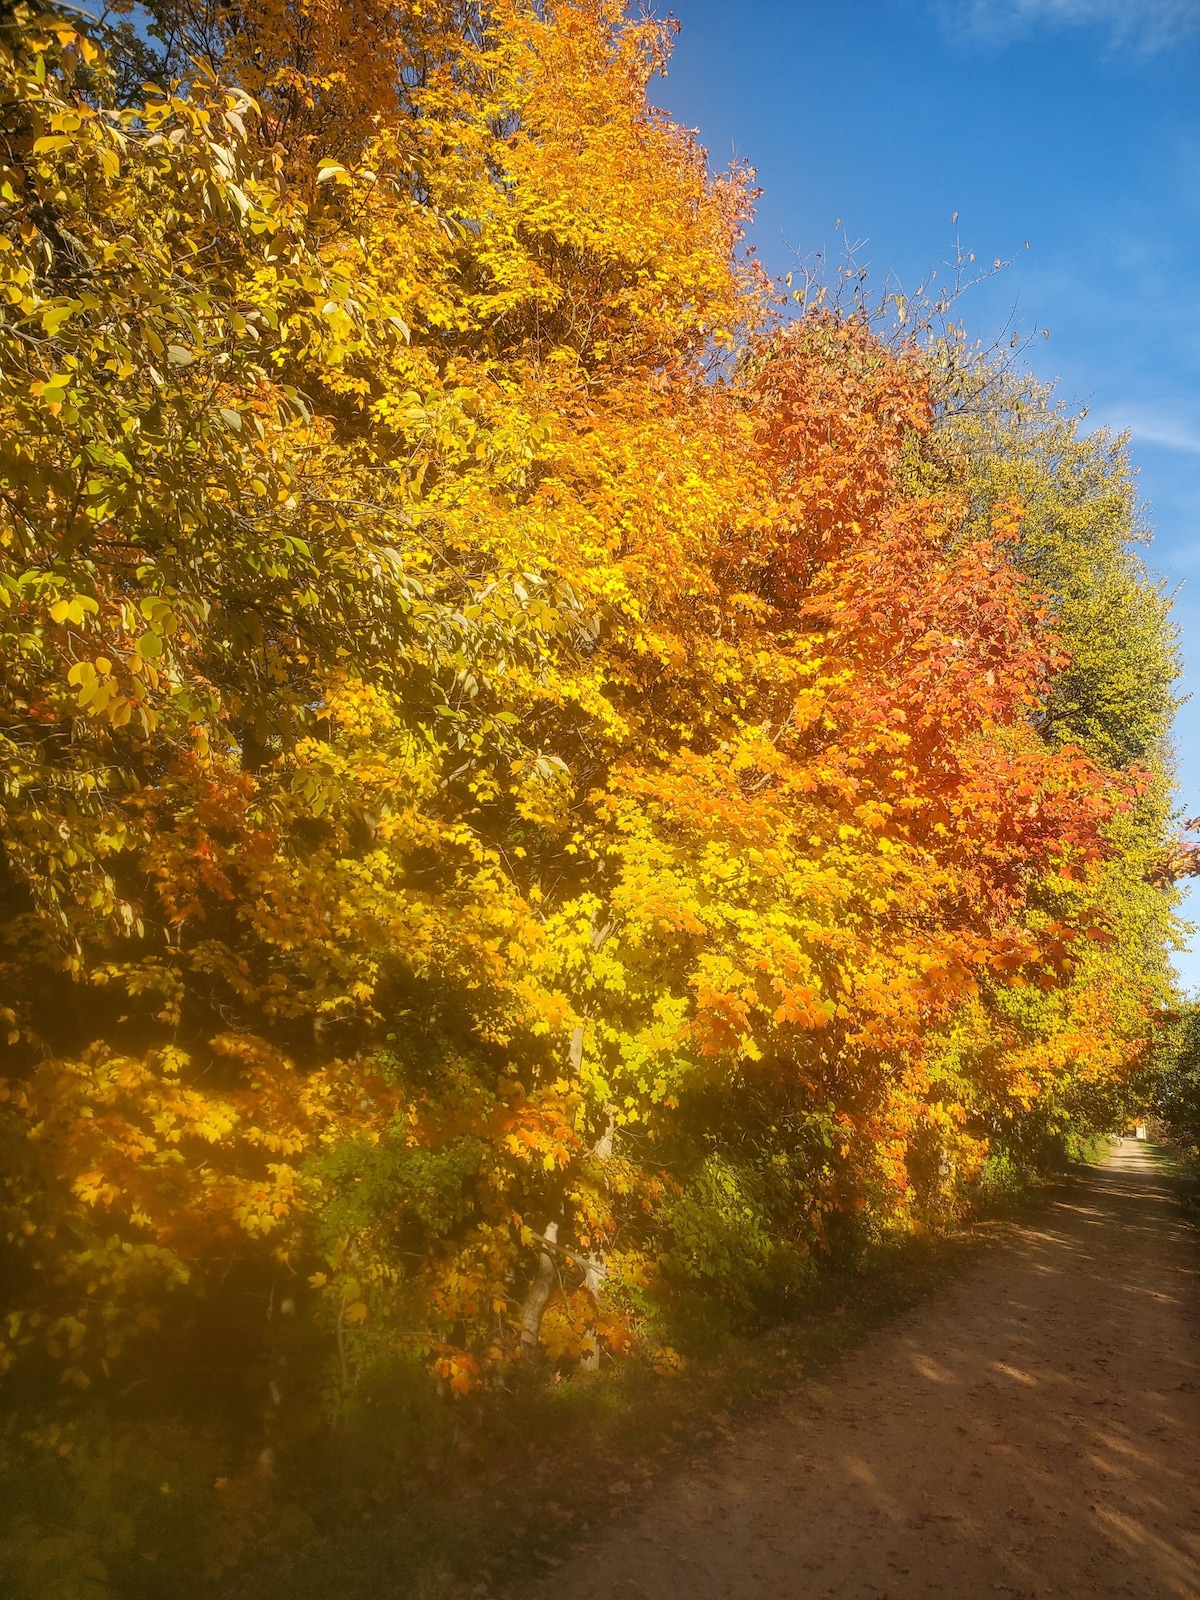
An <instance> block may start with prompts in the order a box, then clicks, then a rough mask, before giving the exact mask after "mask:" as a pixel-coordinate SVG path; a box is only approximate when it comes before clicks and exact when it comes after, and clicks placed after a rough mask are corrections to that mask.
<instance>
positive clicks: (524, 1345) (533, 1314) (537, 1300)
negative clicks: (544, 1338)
mask: <svg viewBox="0 0 1200 1600" xmlns="http://www.w3.org/2000/svg"><path fill="white" fill-rule="evenodd" d="M544 1237H545V1238H546V1239H547V1240H548V1241H549V1243H550V1244H551V1245H554V1244H557V1243H558V1223H557V1222H548V1223H547V1224H546V1229H545V1234H544ZM556 1276H557V1275H556V1273H555V1270H554V1255H553V1252H552V1251H551V1250H548V1249H543V1250H542V1252H541V1254H540V1255H539V1256H538V1264H537V1271H536V1272H535V1273H534V1275H533V1282H532V1283H531V1284H530V1285H529V1288H528V1289H527V1290H526V1293H525V1302H524V1304H523V1305H522V1307H521V1358H522V1360H525V1361H529V1360H532V1358H533V1357H534V1356H535V1355H536V1354H537V1346H538V1333H539V1332H540V1330H541V1326H542V1313H543V1312H544V1311H545V1309H546V1306H547V1304H548V1302H549V1300H550V1296H551V1295H552V1294H553V1293H554V1284H555V1281H556Z"/></svg>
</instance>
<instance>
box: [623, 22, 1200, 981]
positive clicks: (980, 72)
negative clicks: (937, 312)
mask: <svg viewBox="0 0 1200 1600" xmlns="http://www.w3.org/2000/svg"><path fill="white" fill-rule="evenodd" d="M671 13H672V14H673V15H674V16H676V17H677V18H678V19H679V21H680V23H681V31H680V35H679V39H678V41H677V44H676V50H675V56H674V60H673V62H672V65H671V69H670V72H669V75H668V76H667V78H666V80H665V81H662V82H660V83H658V84H656V85H655V86H654V88H653V90H652V93H653V95H654V98H655V100H656V101H657V103H658V104H660V105H662V106H664V107H665V108H666V109H667V110H668V111H669V112H670V113H671V114H672V116H673V117H674V118H675V119H676V120H677V121H680V122H682V123H684V124H686V125H687V126H689V127H698V128H699V129H700V131H701V135H702V139H703V143H704V144H705V145H706V146H707V147H708V149H709V151H710V152H711V156H712V161H713V164H714V165H715V166H723V165H725V163H726V162H727V161H728V160H729V158H730V157H731V156H734V155H736V156H739V157H743V158H745V159H747V160H748V161H750V162H751V164H752V165H753V166H755V167H756V168H757V169H758V175H759V182H760V183H761V184H762V185H763V188H764V191H765V192H764V194H763V196H762V199H761V200H760V202H759V209H758V220H757V223H756V225H755V229H754V233H753V238H754V242H755V243H756V244H757V246H758V249H759V252H760V255H761V257H762V259H763V261H764V263H765V264H766V265H767V267H768V268H770V269H771V270H772V271H774V272H776V273H783V272H786V271H788V270H789V269H790V268H791V267H793V266H794V265H795V260H796V255H797V254H798V255H800V256H808V255H811V254H812V253H814V252H816V251H819V250H826V251H828V252H829V253H830V254H831V255H832V256H834V257H836V256H837V255H838V253H839V251H840V249H841V239H840V236H839V231H838V230H837V228H836V223H837V221H838V219H840V220H841V224H842V232H844V233H845V234H847V235H848V236H849V238H850V239H851V240H852V241H854V242H855V243H861V247H860V248H859V250H858V251H857V257H858V259H859V260H860V261H863V262H867V263H869V264H870V267H871V272H872V277H873V279H874V280H876V281H877V282H879V283H881V284H882V281H883V279H884V278H885V277H886V276H887V275H888V274H889V273H891V274H894V275H895V276H896V277H897V278H898V279H899V280H900V282H901V284H902V285H903V286H904V288H906V289H907V290H910V291H911V289H913V288H915V287H916V286H917V285H918V284H919V282H920V281H921V279H922V278H923V277H924V276H925V275H926V274H927V272H928V271H929V269H930V268H931V267H937V266H939V264H940V263H942V262H944V261H947V260H948V259H949V258H950V257H952V255H953V253H954V248H955V228H954V226H953V225H952V224H951V221H950V219H951V216H952V214H953V213H955V212H957V213H958V224H957V228H958V231H959V233H960V235H961V238H962V244H963V247H964V249H970V250H974V251H975V252H976V255H977V257H978V259H979V260H980V261H982V262H987V263H990V262H991V261H992V260H993V259H994V258H995V257H1002V258H1006V259H1007V258H1008V257H1014V258H1015V259H1014V260H1013V263H1012V265H1011V267H1009V268H1008V269H1007V270H1006V271H1005V272H1003V273H1001V274H1000V275H998V276H997V277H996V278H994V279H992V280H991V281H990V282H987V283H984V284H980V285H979V286H977V287H976V288H975V289H972V290H971V291H970V292H969V293H968V295H966V296H965V297H964V299H963V300H962V301H961V302H960V303H959V307H958V311H959V315H960V317H961V319H962V320H963V321H964V322H965V323H966V324H967V326H968V328H969V329H970V331H971V332H972V333H973V334H977V335H980V336H983V337H984V338H985V339H987V338H989V337H990V336H991V335H993V334H995V332H996V331H997V330H998V329H999V328H1001V327H1002V326H1004V324H1005V323H1006V322H1007V321H1008V319H1009V317H1010V315H1011V314H1012V313H1013V311H1014V308H1015V312H1016V317H1017V325H1018V327H1019V328H1021V329H1022V330H1023V331H1025V332H1027V333H1033V332H1034V331H1035V330H1037V329H1040V328H1048V329H1049V330H1050V335H1051V336H1050V339H1049V340H1048V341H1045V342H1043V341H1042V340H1040V339H1038V340H1037V342H1036V345H1035V346H1033V347H1031V348H1030V350H1029V365H1031V366H1032V367H1033V369H1034V370H1035V371H1036V372H1037V374H1038V375H1039V377H1042V378H1058V379H1060V380H1061V386H1062V392H1063V393H1064V394H1065V395H1066V396H1067V397H1068V398H1070V399H1073V400H1076V401H1078V402H1079V403H1080V404H1087V405H1089V406H1090V408H1091V411H1090V416H1091V419H1092V420H1093V421H1095V422H1096V423H1097V424H1101V423H1105V424H1109V425H1111V426H1113V427H1114V428H1128V429H1130V430H1131V431H1132V433H1133V444H1134V458H1135V460H1136V462H1137V464H1138V467H1139V469H1140V487H1141V493H1142V496H1143V498H1144V500H1145V501H1146V503H1147V507H1148V511H1149V515H1150V520H1151V522H1152V524H1153V525H1154V527H1155V529H1156V537H1155V541H1154V544H1153V546H1152V547H1151V549H1150V550H1149V552H1148V559H1149V561H1150V563H1151V565H1152V566H1153V567H1154V569H1155V570H1156V571H1157V572H1159V573H1160V574H1162V575H1163V576H1164V577H1165V578H1166V579H1167V581H1168V583H1169V584H1170V586H1171V587H1172V588H1175V587H1176V586H1177V585H1182V588H1181V589H1180V592H1179V594H1178V597H1177V600H1176V616H1177V620H1178V622H1179V624H1180V626H1181V628H1182V630H1183V645H1184V653H1185V657H1186V662H1187V669H1188V670H1187V677H1186V678H1185V680H1184V682H1183V685H1182V690H1183V692H1184V693H1189V692H1190V693H1195V694H1196V700H1195V701H1193V703H1191V704H1189V705H1185V706H1184V707H1183V709H1182V710H1181V711H1180V713H1179V717H1178V719H1177V722H1176V732H1175V742H1176V747H1177V751H1178V757H1179V766H1180V779H1181V788H1180V803H1181V806H1182V807H1183V808H1184V810H1185V812H1186V814H1187V815H1188V816H1193V815H1195V814H1197V813H1200V270H1198V259H1200V0H956V3H955V0H858V3H856V4H854V5H853V6H851V5H849V4H847V3H846V0H741V3H737V4H731V3H729V0H674V3H673V5H672V7H671ZM1026 240H1028V241H1029V246H1030V247H1029V249H1028V250H1026V249H1025V248H1024V246H1025V241H1026ZM1190 914H1191V915H1192V916H1194V917H1196V919H1197V920H1198V921H1200V892H1195V891H1194V892H1193V894H1192V896H1191V905H1190ZM1178 965H1179V968H1180V972H1181V975H1182V977H1183V978H1184V980H1185V982H1186V983H1187V984H1188V985H1189V987H1192V986H1200V935H1198V936H1196V937H1194V938H1193V949H1192V950H1191V951H1190V952H1188V953H1185V954H1184V955H1182V956H1181V957H1180V958H1179V961H1178Z"/></svg>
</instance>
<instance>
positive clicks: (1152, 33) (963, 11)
mask: <svg viewBox="0 0 1200 1600" xmlns="http://www.w3.org/2000/svg"><path fill="white" fill-rule="evenodd" d="M942 10H943V15H944V16H945V17H946V18H947V20H948V21H949V22H950V24H951V26H953V27H954V28H955V29H956V31H959V32H967V33H970V34H974V35H975V36H976V37H982V38H988V39H991V40H994V41H1002V40H1005V39H1009V38H1013V37H1015V36H1016V35H1019V34H1022V33H1028V32H1029V31H1030V30H1031V29H1032V28H1035V27H1038V26H1047V25H1048V26H1051V27H1055V26H1057V27H1090V28H1093V29H1100V30H1101V31H1102V32H1103V33H1104V34H1105V35H1106V36H1107V38H1108V40H1109V42H1110V43H1111V44H1113V45H1115V46H1118V47H1120V48H1124V49H1132V50H1136V51H1138V52H1146V53H1152V52H1154V51H1157V50H1164V49H1167V48H1168V47H1170V46H1171V45H1174V44H1178V43H1179V42H1180V41H1181V40H1182V39H1184V38H1186V37H1189V36H1191V35H1195V34H1197V33H1200V0H966V3H965V4H962V3H960V4H944V5H943V7H942Z"/></svg>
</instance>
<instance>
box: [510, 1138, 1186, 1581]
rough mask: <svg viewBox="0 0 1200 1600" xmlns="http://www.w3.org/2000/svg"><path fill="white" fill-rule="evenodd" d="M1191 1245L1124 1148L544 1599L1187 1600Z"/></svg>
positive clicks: (563, 1573)
mask: <svg viewBox="0 0 1200 1600" xmlns="http://www.w3.org/2000/svg"><path fill="white" fill-rule="evenodd" d="M1198 1270H1200V1250H1198V1248H1197V1235H1196V1230H1195V1229H1194V1228H1193V1226H1192V1225H1191V1223H1190V1222H1189V1221H1188V1220H1187V1219H1186V1218H1185V1216H1184V1215H1183V1213H1182V1212H1181V1210H1180V1208H1179V1205H1178V1203H1177V1201H1176V1199H1175V1196H1174V1194H1173V1192H1172V1190H1171V1188H1170V1186H1169V1185H1168V1183H1166V1182H1165V1181H1164V1179H1163V1177H1162V1176H1161V1174H1160V1172H1159V1170H1158V1169H1157V1168H1156V1166H1155V1164H1154V1162H1153V1160H1152V1159H1151V1158H1150V1157H1149V1156H1148V1155H1147V1153H1146V1151H1145V1150H1144V1149H1142V1148H1141V1147H1140V1146H1137V1145H1135V1144H1133V1143H1132V1142H1131V1141H1128V1140H1127V1141H1125V1143H1124V1145H1123V1146H1122V1147H1121V1148H1120V1149H1119V1150H1118V1151H1117V1152H1116V1153H1114V1155H1113V1156H1112V1157H1110V1158H1109V1160H1108V1161H1106V1162H1105V1163H1104V1164H1103V1165H1102V1166H1100V1167H1098V1168H1096V1169H1095V1170H1094V1171H1093V1172H1092V1173H1091V1174H1090V1175H1089V1176H1087V1177H1085V1178H1083V1179H1081V1180H1080V1181H1079V1182H1078V1183H1076V1184H1075V1185H1073V1186H1072V1187H1071V1188H1070V1190H1069V1191H1068V1192H1067V1193H1065V1194H1064V1195H1063V1196H1062V1197H1061V1198H1060V1199H1059V1200H1058V1201H1057V1202H1055V1203H1054V1204H1053V1205H1052V1206H1051V1207H1049V1208H1048V1209H1047V1210H1046V1211H1045V1212H1044V1213H1043V1214H1042V1215H1041V1216H1040V1217H1039V1218H1038V1219H1037V1220H1036V1221H1035V1222H1034V1223H1032V1224H1028V1225H1026V1226H1024V1227H1022V1228H1019V1229H1018V1230H1017V1231H1016V1233H1015V1235H1014V1239H1013V1242H1012V1243H1011V1244H1010V1245H1006V1246H1005V1247H1004V1248H1003V1249H1002V1250H1001V1251H1000V1252H999V1253H997V1254H994V1255H991V1256H989V1258H988V1259H987V1260H986V1261H985V1262H984V1263H983V1264H982V1265H981V1266H978V1267H976V1268H974V1269H972V1270H971V1271H970V1272H968V1273H967V1274H966V1275H965V1276H964V1277H962V1278H961V1279H959V1280H958V1281H957V1282H956V1283H955V1284H954V1285H953V1287H951V1288H950V1289H949V1290H948V1291H946V1292H944V1293H942V1294H940V1295H939V1296H938V1297H937V1298H936V1299H934V1300H931V1301H927V1302H925V1303H924V1304H923V1305H922V1306H920V1307H918V1308H917V1309H915V1310H913V1311H910V1312H908V1313H906V1314H905V1315H904V1316H902V1317H901V1318H899V1319H897V1320H895V1321H893V1322H891V1323H890V1324H889V1325H888V1326H887V1327H886V1328H884V1329H881V1330H880V1331H878V1332H877V1333H875V1334H873V1335H872V1336H871V1337H870V1338H869V1339H868V1340H866V1341H865V1342H864V1343H863V1344H862V1345H860V1346H859V1347H858V1348H857V1349H856V1350H855V1351H854V1352H853V1353H852V1354H851V1355H849V1356H847V1357H845V1358H844V1359H843V1360H841V1361H840V1362H839V1363H838V1364H837V1365H836V1366H835V1367H833V1368H831V1369H828V1370H826V1371H825V1372H823V1373H822V1374H821V1376H820V1377H819V1379H816V1380H814V1381H806V1382H802V1383H801V1384H800V1385H799V1387H798V1389H797V1392H796V1393H795V1394H794V1395H792V1396H791V1397H790V1398H788V1399H787V1400H785V1401H783V1402H782V1403H780V1404H779V1405H778V1406H776V1407H773V1408H772V1409H771V1410H770V1411H769V1412H764V1413H762V1414H761V1415H760V1416H759V1417H757V1418H756V1419H754V1420H753V1421H748V1422H746V1423H745V1424H743V1425H741V1426H739V1425H738V1424H737V1423H735V1424H734V1425H733V1427H732V1429H726V1430H724V1442H723V1443H722V1444H721V1445H720V1446H719V1447H718V1448H717V1449H716V1450H714V1452H713V1453H712V1455H711V1456H710V1457H709V1458H708V1460H707V1461H705V1462H703V1463H702V1464H701V1465H700V1466H699V1467H695V1466H694V1467H693V1468H692V1469H691V1471H690V1472H689V1473H687V1474H686V1475H684V1476H682V1477H680V1478H677V1479H675V1480H674V1481H673V1482H671V1483H669V1484H666V1485H664V1486H662V1487H660V1488H659V1489H657V1490H653V1491H650V1492H649V1493H648V1495H647V1498H646V1500H645V1501H644V1502H643V1503H642V1505H641V1506H640V1507H638V1508H637V1510H636V1511H635V1512H633V1513H632V1514H631V1515H630V1516H629V1517H627V1518H626V1519H625V1521H624V1522H623V1523H622V1524H620V1525H616V1526H614V1527H612V1528H610V1529H609V1530H608V1531H607V1532H606V1533H605V1534H604V1535H603V1536H602V1537H601V1539H600V1540H599V1541H598V1542H597V1543H596V1544H595V1545H593V1546H592V1547H591V1548H590V1549H588V1550H585V1551H580V1552H579V1553H578V1554H577V1555H576V1556H574V1557H572V1558H571V1560H570V1561H568V1562H567V1563H566V1564H565V1565H563V1566H561V1567H559V1568H558V1570H557V1571H556V1572H555V1574H554V1576H553V1578H552V1579H551V1580H550V1581H548V1582H547V1583H546V1584H545V1585H543V1586H542V1587H541V1588H540V1589H539V1595H540V1596H544V1597H545V1600H768V1597H770V1600H776V1597H787V1600H809V1597H811V1600H833V1597H846V1600H885V1597H886V1600H913V1597H916V1596H921V1597H922V1600H924V1597H926V1596H929V1595H937V1594H941V1595H945V1596H947V1597H951V1600H978V1597H982V1600H990V1597H991V1596H993V1595H996V1594H1000V1595H1005V1594H1007V1595H1014V1596H1032V1595H1054V1596H1066V1595H1080V1596H1101V1597H1108V1596H1114V1597H1115V1596H1128V1595H1133V1596H1147V1597H1150V1596H1153V1597H1156V1600H1157V1597H1167V1596H1171V1597H1181V1600H1183V1597H1186V1600H1200V1329H1198V1325H1197V1310H1198V1309H1200V1307H1198V1296H1197V1278H1198Z"/></svg>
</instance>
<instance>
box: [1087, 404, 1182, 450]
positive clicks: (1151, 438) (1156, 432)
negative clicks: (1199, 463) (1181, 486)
mask: <svg viewBox="0 0 1200 1600" xmlns="http://www.w3.org/2000/svg"><path fill="white" fill-rule="evenodd" d="M1105 420H1108V421H1111V422H1112V424H1113V425H1115V426H1116V427H1118V428H1128V429H1129V431H1130V433H1132V435H1133V437H1134V441H1135V443H1140V444H1157V445H1162V446H1163V448H1164V449H1167V450H1178V451H1180V452H1181V453H1182V454H1184V455H1189V456H1200V425H1198V424H1197V422H1196V420H1195V418H1194V417H1190V416H1187V415H1185V414H1183V413H1182V412H1181V411H1168V410H1157V409H1149V408H1147V409H1142V408H1141V407H1138V406H1132V407H1130V408H1128V409H1127V410H1124V411H1123V412H1121V413H1114V415H1113V416H1112V417H1111V418H1106V419H1105Z"/></svg>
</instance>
